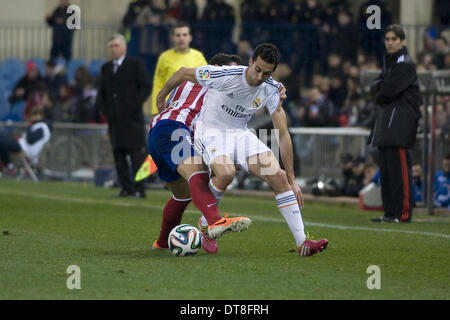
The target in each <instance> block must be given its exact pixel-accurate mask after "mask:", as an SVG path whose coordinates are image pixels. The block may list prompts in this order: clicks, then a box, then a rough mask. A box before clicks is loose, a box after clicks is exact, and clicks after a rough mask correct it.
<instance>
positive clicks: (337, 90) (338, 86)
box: [328, 72, 347, 116]
mask: <svg viewBox="0 0 450 320" xmlns="http://www.w3.org/2000/svg"><path fill="white" fill-rule="evenodd" d="M346 97H347V82H346V78H345V74H344V73H343V72H333V73H331V75H330V92H329V94H328V99H330V100H331V101H332V102H333V104H334V106H335V114H336V115H337V116H338V115H339V114H340V113H341V111H342V109H343V107H344V102H345V98H346Z"/></svg>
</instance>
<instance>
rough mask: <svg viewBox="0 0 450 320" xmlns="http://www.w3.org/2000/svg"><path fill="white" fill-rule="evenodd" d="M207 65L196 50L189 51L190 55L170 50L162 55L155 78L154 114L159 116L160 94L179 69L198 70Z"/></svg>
mask: <svg viewBox="0 0 450 320" xmlns="http://www.w3.org/2000/svg"><path fill="white" fill-rule="evenodd" d="M207 64H208V63H207V62H206V59H205V57H204V56H203V54H202V53H201V52H200V51H198V50H195V49H189V52H188V53H179V52H176V51H175V49H169V50H166V51H164V52H163V53H161V55H160V56H159V58H158V62H157V63H156V68H155V75H154V77H153V89H152V114H158V108H157V107H156V96H157V95H158V92H159V91H160V90H161V89H162V87H164V84H165V83H166V81H167V80H169V78H170V77H171V76H172V75H173V74H174V73H175V72H176V71H178V69H180V68H181V67H188V68H196V67H200V66H205V65H207ZM166 98H167V97H166Z"/></svg>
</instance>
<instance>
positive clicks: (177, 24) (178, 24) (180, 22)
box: [170, 21, 191, 35]
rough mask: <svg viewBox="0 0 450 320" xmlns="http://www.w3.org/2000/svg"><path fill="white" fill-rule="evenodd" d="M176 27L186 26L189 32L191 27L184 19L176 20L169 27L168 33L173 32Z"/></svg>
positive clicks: (171, 33)
mask: <svg viewBox="0 0 450 320" xmlns="http://www.w3.org/2000/svg"><path fill="white" fill-rule="evenodd" d="M178 28H188V29H189V33H191V27H190V26H189V25H188V24H187V23H186V22H184V21H178V22H177V23H175V24H174V25H173V26H172V27H171V28H170V35H173V34H174V33H175V29H178Z"/></svg>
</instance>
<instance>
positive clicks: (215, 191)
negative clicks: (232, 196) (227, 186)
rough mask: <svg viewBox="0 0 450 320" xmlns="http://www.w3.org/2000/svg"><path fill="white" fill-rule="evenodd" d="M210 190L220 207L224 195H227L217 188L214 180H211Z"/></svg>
mask: <svg viewBox="0 0 450 320" xmlns="http://www.w3.org/2000/svg"><path fill="white" fill-rule="evenodd" d="M208 185H209V190H211V192H212V193H213V195H214V197H215V198H216V203H217V206H219V204H220V202H221V201H222V198H223V195H224V194H225V191H224V190H220V189H219V188H217V187H216V186H215V185H214V183H212V180H209V183H208Z"/></svg>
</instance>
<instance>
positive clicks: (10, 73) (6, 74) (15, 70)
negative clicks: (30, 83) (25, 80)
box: [3, 58, 26, 90]
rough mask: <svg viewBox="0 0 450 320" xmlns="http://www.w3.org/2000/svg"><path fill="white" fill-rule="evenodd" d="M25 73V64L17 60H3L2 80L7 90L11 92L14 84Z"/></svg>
mask: <svg viewBox="0 0 450 320" xmlns="http://www.w3.org/2000/svg"><path fill="white" fill-rule="evenodd" d="M25 73H26V66H25V63H24V62H23V61H22V60H20V59H17V58H9V59H6V60H5V63H4V66H3V80H4V81H5V87H6V89H7V90H12V88H14V86H15V85H16V83H17V82H18V81H19V80H20V78H22V77H23V76H24V75H25Z"/></svg>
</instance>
